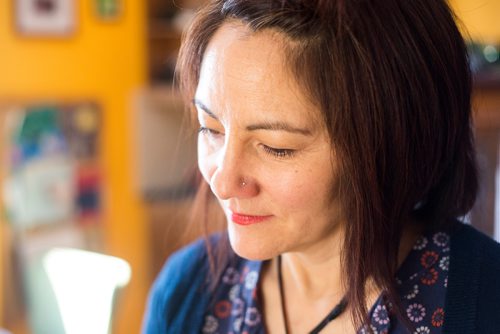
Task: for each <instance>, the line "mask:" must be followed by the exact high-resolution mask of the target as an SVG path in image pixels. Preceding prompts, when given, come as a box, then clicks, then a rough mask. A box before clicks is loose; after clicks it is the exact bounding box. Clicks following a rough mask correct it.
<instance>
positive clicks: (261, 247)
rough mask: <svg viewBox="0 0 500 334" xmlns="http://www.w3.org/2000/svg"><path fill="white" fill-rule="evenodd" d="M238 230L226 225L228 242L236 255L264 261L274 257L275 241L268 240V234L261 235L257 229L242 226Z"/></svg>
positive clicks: (276, 252)
mask: <svg viewBox="0 0 500 334" xmlns="http://www.w3.org/2000/svg"><path fill="white" fill-rule="evenodd" d="M242 229H243V231H240V230H239V229H238V228H237V227H236V228H235V227H233V226H231V224H230V226H229V227H228V234H229V243H230V245H231V248H232V249H233V251H234V252H235V253H236V255H238V256H240V257H242V258H244V259H247V260H251V261H265V260H269V259H272V258H274V257H276V256H277V255H278V254H279V252H278V251H277V246H278V245H276V242H274V243H273V242H269V241H271V240H268V238H269V236H267V238H266V237H265V236H263V237H262V236H261V235H260V233H258V232H259V231H254V230H252V228H251V227H250V228H248V227H244V228H242ZM256 232H257V233H256Z"/></svg>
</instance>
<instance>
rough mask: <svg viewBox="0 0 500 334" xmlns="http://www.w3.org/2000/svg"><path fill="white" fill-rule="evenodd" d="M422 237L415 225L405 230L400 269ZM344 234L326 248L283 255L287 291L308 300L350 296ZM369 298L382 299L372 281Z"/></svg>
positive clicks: (326, 243)
mask: <svg viewBox="0 0 500 334" xmlns="http://www.w3.org/2000/svg"><path fill="white" fill-rule="evenodd" d="M420 234H421V229H420V228H419V227H418V226H417V225H415V224H408V225H407V226H406V227H405V229H404V230H403V234H402V237H401V243H400V249H399V253H398V266H399V265H401V263H403V261H404V260H405V258H406V256H407V255H408V253H409V252H410V250H411V248H412V246H413V244H414V243H415V241H416V239H417V238H418V236H419V235H420ZM343 236H344V234H343V231H339V233H336V234H335V235H334V236H333V237H332V238H330V239H329V240H326V242H325V243H323V244H322V245H319V244H318V245H315V246H316V247H313V248H310V249H308V250H307V251H297V252H288V253H284V254H282V255H281V257H282V272H283V276H284V277H285V280H286V285H287V291H289V289H291V290H292V291H295V292H294V293H297V294H299V295H300V296H301V297H303V298H307V300H318V299H323V298H325V299H329V300H336V299H340V298H342V296H343V295H344V294H345V292H346V287H345V284H344V280H345V277H343V273H342V269H341V248H342V240H343ZM366 288H367V295H368V296H370V295H373V296H372V298H369V299H370V301H368V303H369V302H371V299H373V298H374V297H375V299H376V298H377V297H378V295H379V293H380V291H381V290H380V289H379V288H377V287H376V286H375V285H374V284H373V283H372V282H371V281H370V280H369V281H368V282H367V285H366Z"/></svg>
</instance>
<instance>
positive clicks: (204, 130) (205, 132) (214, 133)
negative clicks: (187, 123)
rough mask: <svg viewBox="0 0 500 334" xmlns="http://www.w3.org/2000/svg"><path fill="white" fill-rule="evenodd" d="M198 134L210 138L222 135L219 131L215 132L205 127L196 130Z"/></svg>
mask: <svg viewBox="0 0 500 334" xmlns="http://www.w3.org/2000/svg"><path fill="white" fill-rule="evenodd" d="M198 133H200V134H208V135H212V136H217V135H221V134H222V133H221V132H220V131H217V130H214V129H210V128H207V127H204V126H201V127H200V128H199V129H198Z"/></svg>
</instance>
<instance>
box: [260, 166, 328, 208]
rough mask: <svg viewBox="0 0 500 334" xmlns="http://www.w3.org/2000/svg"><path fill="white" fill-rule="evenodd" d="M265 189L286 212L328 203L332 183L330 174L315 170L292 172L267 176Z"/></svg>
mask: <svg viewBox="0 0 500 334" xmlns="http://www.w3.org/2000/svg"><path fill="white" fill-rule="evenodd" d="M267 180H268V182H267V189H268V192H269V193H271V194H272V197H273V200H274V202H275V203H276V204H278V205H279V206H280V207H281V208H282V209H284V210H286V211H287V212H296V211H301V210H304V209H308V208H310V209H314V207H316V206H318V207H320V206H322V205H323V203H324V202H326V201H328V199H329V198H330V193H331V186H332V182H333V176H332V172H331V171H330V170H328V171H327V172H325V173H317V170H307V169H306V170H293V171H290V172H287V173H282V174H280V176H279V177H276V174H275V173H269V175H268V176H267Z"/></svg>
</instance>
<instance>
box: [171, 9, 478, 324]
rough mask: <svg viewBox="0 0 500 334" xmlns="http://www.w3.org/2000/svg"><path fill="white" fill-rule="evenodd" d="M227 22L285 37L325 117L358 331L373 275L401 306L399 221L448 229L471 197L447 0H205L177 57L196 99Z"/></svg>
mask: <svg viewBox="0 0 500 334" xmlns="http://www.w3.org/2000/svg"><path fill="white" fill-rule="evenodd" d="M227 20H238V21H241V22H243V23H245V24H246V25H247V26H248V27H249V28H250V29H251V30H252V31H260V30H264V29H271V30H273V31H276V32H278V33H280V34H281V35H282V36H284V39H285V41H288V43H285V44H286V47H285V52H286V53H287V57H286V58H287V61H288V64H287V65H288V66H289V68H290V70H291V73H293V75H294V76H295V79H296V80H297V82H298V83H299V84H300V85H301V86H302V87H304V90H305V91H306V93H307V94H309V95H310V97H311V98H312V99H313V101H315V102H316V103H317V105H318V106H319V108H320V109H321V112H322V115H323V118H324V122H325V124H326V126H327V128H328V131H329V135H330V139H331V143H332V148H333V149H334V151H335V155H336V158H337V160H338V163H339V164H340V170H341V173H342V182H341V184H340V200H341V203H342V209H343V213H344V215H345V217H346V220H347V222H348V224H347V226H346V235H345V240H344V251H343V257H342V268H343V272H344V276H345V282H347V288H348V293H347V299H348V302H349V304H350V306H351V308H352V310H353V320H354V323H355V324H356V325H361V323H363V322H364V321H366V314H367V310H366V306H365V302H364V301H365V288H364V287H365V283H366V280H367V279H368V278H373V280H374V282H375V283H376V284H377V285H378V286H379V287H382V288H383V289H384V290H385V291H386V292H387V295H388V296H389V298H390V299H391V300H392V301H393V302H395V304H396V305H397V304H398V303H397V295H396V293H395V284H394V274H395V271H396V269H397V264H398V262H397V261H398V258H397V256H398V250H399V244H400V239H401V235H402V229H403V224H404V223H405V222H407V221H409V220H412V219H413V220H417V221H419V222H420V223H421V224H422V225H425V228H435V227H442V226H443V225H445V224H447V223H449V222H450V221H453V220H454V219H456V218H458V217H461V216H464V215H465V214H466V213H467V212H468V211H469V210H470V209H471V208H472V206H473V204H474V201H475V198H476V192H477V171H476V162H475V152H474V143H473V135H472V130H471V105H470V103H471V101H470V95H471V76H470V72H469V66H468V59H467V53H466V47H465V43H464V41H463V38H462V36H461V34H460V32H459V30H458V29H457V26H456V23H455V17H454V15H453V13H452V11H451V9H450V8H449V6H448V5H447V3H446V2H445V1H444V0H419V1H405V0H384V1H373V0H336V1H334V0H281V1H280V0H276V1H271V0H260V1H257V0H253V1H249V0H226V1H224V0H213V1H209V3H208V4H207V5H206V6H205V7H204V8H203V9H202V10H201V11H200V12H199V13H198V15H197V16H196V18H195V19H194V22H193V23H192V25H191V27H190V29H189V31H188V32H187V34H186V35H185V39H184V42H183V45H182V48H181V53H180V58H179V64H178V66H179V68H178V69H179V72H178V73H179V77H178V79H179V84H180V88H181V90H182V92H183V94H184V96H185V97H186V101H187V102H189V103H190V101H191V99H192V98H193V95H194V91H195V88H196V85H197V83H198V78H199V73H200V67H201V62H202V59H203V55H204V52H205V48H206V46H207V44H208V42H209V41H210V39H211V37H212V36H213V34H214V33H215V31H216V30H217V29H218V28H219V27H220V26H221V25H222V24H223V23H224V22H226V21H227ZM345 250H348V251H345ZM347 268H348V269H347Z"/></svg>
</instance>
